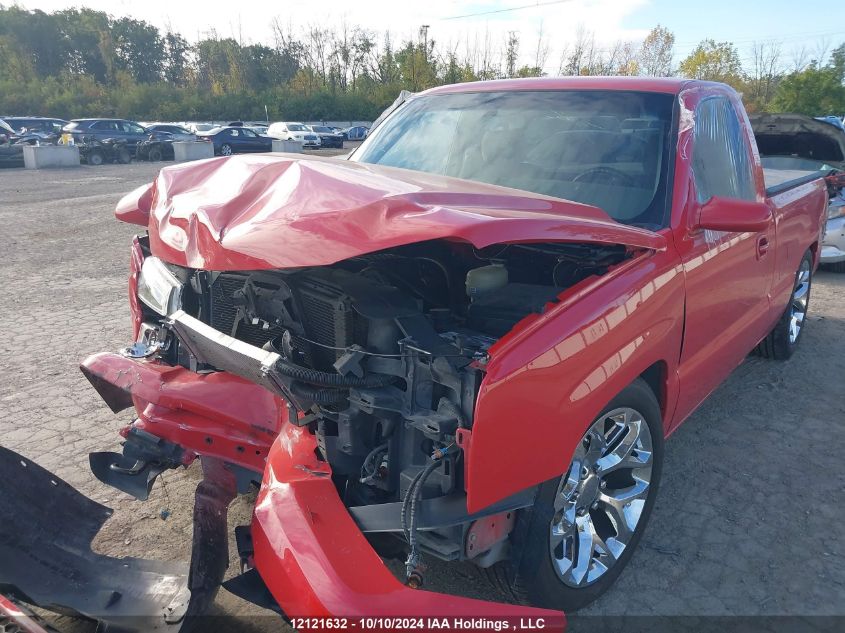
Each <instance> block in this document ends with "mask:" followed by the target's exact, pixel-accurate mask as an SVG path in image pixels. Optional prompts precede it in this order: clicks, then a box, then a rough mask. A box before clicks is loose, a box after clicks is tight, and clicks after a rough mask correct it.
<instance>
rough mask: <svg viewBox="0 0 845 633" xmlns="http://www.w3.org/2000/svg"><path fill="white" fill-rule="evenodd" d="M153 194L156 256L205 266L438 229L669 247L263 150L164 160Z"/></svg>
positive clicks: (560, 211)
mask: <svg viewBox="0 0 845 633" xmlns="http://www.w3.org/2000/svg"><path fill="white" fill-rule="evenodd" d="M135 193H136V194H137V193H141V194H142V195H141V196H140V197H141V198H143V193H142V192H141V191H140V190H138V191H137V192H135ZM148 199H149V198H148ZM149 203H150V217H149V232H150V246H151V249H152V252H153V254H155V255H156V256H158V257H160V258H162V259H164V260H166V261H169V262H171V263H173V264H177V265H180V266H187V267H190V268H198V269H205V270H260V269H275V268H296V267H302V266H322V265H328V264H333V263H335V262H338V261H341V260H344V259H348V258H350V257H354V256H357V255H362V254H365V253H371V252H374V251H379V250H383V249H386V248H391V247H395V246H400V245H402V244H410V243H413V242H421V241H425V240H431V239H439V238H441V239H457V240H463V241H467V242H470V243H472V244H473V245H475V246H476V247H478V248H481V247H484V246H488V245H490V244H496V243H503V242H529V241H568V242H598V243H612V244H626V245H628V246H632V247H639V248H649V249H654V250H660V249H662V248H665V240H664V238H663V237H662V236H660V235H658V234H656V233H653V232H651V231H647V230H644V229H638V228H634V227H629V226H625V225H622V224H619V223H617V222H615V221H613V220H612V219H610V217H608V215H607V214H606V213H605V212H604V211H602V210H601V209H598V208H596V207H592V206H588V205H583V204H578V203H575V202H569V201H565V200H559V199H557V198H551V197H547V196H542V195H538V194H532V193H528V192H523V191H519V190H516V189H507V188H504V187H497V186H493V185H486V184H482V183H475V182H470V181H466V180H460V179H456V178H447V177H443V176H438V175H432V174H425V173H421V172H415V171H409V170H405V169H396V168H392V167H383V166H379V165H368V164H363V163H355V162H350V161H343V160H338V159H333V158H315V157H296V156H292V155H266V154H265V155H252V156H232V157H229V158H219V159H209V160H205V161H198V162H195V163H187V164H183V165H176V166H173V167H167V168H165V169H162V170H161V173H160V174H159V177H158V179H157V180H156V182H155V192H154V195H153V196H152V200H151V201H150V202H149ZM121 204H124V203H123V202H122V203H121ZM118 217H121V214H120V207H119V208H118Z"/></svg>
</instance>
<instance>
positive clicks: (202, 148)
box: [173, 141, 214, 163]
mask: <svg viewBox="0 0 845 633" xmlns="http://www.w3.org/2000/svg"><path fill="white" fill-rule="evenodd" d="M173 158H174V160H175V161H176V162H177V163H184V162H185V161H189V160H202V159H203V158H214V143H210V142H208V141H176V142H174V143H173Z"/></svg>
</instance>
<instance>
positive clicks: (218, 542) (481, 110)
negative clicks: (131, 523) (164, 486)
mask: <svg viewBox="0 0 845 633" xmlns="http://www.w3.org/2000/svg"><path fill="white" fill-rule="evenodd" d="M500 119H502V120H500ZM597 121H601V123H602V124H601V125H600V126H599V125H596V122H597ZM614 121H615V124H614ZM520 123H521V125H520ZM531 135H533V137H534V138H535V139H536V140H535V142H531V143H527V142H525V141H526V139H528V138H529V136H531ZM503 137H504V138H503ZM517 141H520V142H517ZM518 148H525V149H519V151H517V149H518ZM827 199H828V193H827V187H826V183H825V180H824V177H823V175H822V174H818V175H816V176H815V177H801V178H799V179H798V180H797V181H795V182H783V183H781V184H780V185H778V187H777V189H776V190H774V189H767V188H766V184H765V180H764V174H763V169H762V166H761V164H760V159H759V155H758V152H757V148H756V145H755V141H754V137H753V135H752V133H751V127H750V124H749V122H748V118H747V116H746V114H745V111H744V109H743V107H742V104H741V101H740V99H739V97H738V96H737V94H736V93H735V92H734V91H733V90H732V89H731V88H729V87H727V86H725V85H722V84H717V83H709V82H702V81H687V80H679V79H651V78H608V77H590V78H564V79H532V80H503V81H489V82H483V83H472V84H461V85H454V86H445V87H440V88H435V89H432V90H429V91H427V92H423V93H420V94H416V95H414V96H413V97H411V98H409V99H408V100H407V101H406V102H405V103H403V104H402V105H401V106H400V107H399V108H397V109H396V110H395V111H394V112H392V113H391V114H390V115H389V116H388V117H387V118H386V119H385V120H384V121H383V122H382V123H381V124H380V125H379V126H378V127H377V128H376V129H374V130H373V132H372V133H371V134H370V135H369V136H368V138H367V139H366V140H365V141H364V142H363V144H362V145H361V146H360V147H359V148H358V150H357V151H356V152H355V153H354V154H353V155H352V156H351V157H350V159H349V160H346V161H339V160H335V159H324V158H318V157H290V156H278V155H276V156H274V155H264V156H241V157H231V158H221V159H212V160H207V161H202V162H199V163H193V164H183V165H177V166H172V167H167V168H165V169H163V170H161V172H160V174H159V176H158V178H157V179H156V181H155V182H154V183H151V184H150V185H145V186H143V187H140V188H139V189H137V190H135V191H134V192H132V193H130V194H128V195H127V196H126V197H124V199H123V200H121V201H120V203H119V204H118V207H117V209H116V212H115V213H116V216H117V217H118V218H119V219H120V220H123V221H125V222H130V223H134V224H137V225H139V226H141V227H143V228H144V229H145V230H144V232H143V233H142V234H140V235H138V236H137V237H136V238H135V239H134V241H133V243H132V247H131V258H130V262H131V264H130V270H131V272H130V277H129V305H130V308H131V312H132V320H133V333H132V334H133V337H132V341H133V342H132V343H131V344H130V345H129V346H128V347H126V348H125V349H122V350H120V351H117V352H107V353H101V354H96V355H94V356H91V357H90V358H88V359H86V360H85V361H84V362H83V363H82V365H81V368H82V371H83V373H84V375H85V376H86V377H87V379H88V380H89V381H90V383H91V384H92V386H93V387H94V388H95V389H96V390H97V391H98V393H99V394H100V395H101V396H102V397H103V399H104V401H105V402H106V404H107V405H108V406H109V407H110V408H111V409H112V410H113V411H114V412H121V411H124V410H127V409H129V408H132V407H134V412H133V414H132V415H133V419H132V421H131V423H129V424H128V425H127V426H126V427H125V428H124V429H123V430H122V431H121V435H122V437H123V439H124V444H123V449H122V452H121V453H113V452H102V453H93V454H91V455H90V464H91V468H92V471H93V472H94V474H95V475H96V477H97V478H98V479H100V480H101V481H103V482H105V483H107V484H109V485H111V486H114V487H116V488H118V489H119V490H123V491H125V492H127V493H128V494H130V495H132V496H134V497H136V498H138V499H146V498H147V496H148V494H149V492H150V490H151V488H152V486H153V485H154V482H155V480H156V478H157V477H158V475H159V474H161V473H162V472H163V471H165V470H167V469H171V468H181V467H185V466H188V465H190V464H191V463H193V462H194V461H197V460H199V461H200V463H201V466H202V470H203V480H202V482H201V483H200V484H199V485H198V488H197V494H196V498H195V510H194V516H195V521H194V535H193V548H192V551H193V556H192V560H191V563H190V567H179V566H177V565H176V564H172V563H162V562H152V561H139V560H137V559H125V560H127V561H128V562H126V564H125V567H122V566H121V563H123V562H124V559H116V558H109V557H104V556H101V555H99V554H94V553H93V552H91V551H90V547H89V546H90V543H91V540H92V539H93V537H94V535H95V534H96V532H97V530H98V529H99V528H100V527H101V526H102V523H103V522H104V521H105V520H106V518H107V517H108V515H109V512H110V511H109V510H108V509H107V508H104V507H103V506H101V505H99V504H96V503H95V502H93V501H91V500H89V499H86V498H84V497H82V496H81V495H80V494H79V493H78V492H76V491H75V490H73V489H72V488H71V487H70V486H68V485H67V484H65V483H64V482H62V481H60V480H58V479H57V478H56V477H55V476H52V475H50V474H49V473H48V472H47V471H44V470H43V469H40V468H39V467H38V466H37V465H36V464H34V463H33V462H31V461H30V460H28V459H27V458H25V457H22V456H20V455H17V454H15V453H12V452H11V451H2V452H0V481H2V482H5V484H6V485H5V487H3V488H0V501H2V503H3V507H4V508H6V509H7V512H6V516H5V518H4V521H3V522H2V523H0V589H6V590H9V591H12V592H13V593H14V594H15V595H16V596H18V597H20V596H26V597H27V598H28V599H29V601H31V602H34V603H35V604H38V605H41V606H49V605H56V604H61V605H62V607H63V608H64V609H65V610H73V611H77V612H79V613H82V614H83V615H86V616H88V617H92V618H96V619H99V620H102V621H105V622H111V621H119V622H120V624H121V626H122V627H125V626H127V622H126V620H125V616H126V614H127V612H133V613H134V614H135V615H138V614H141V615H143V614H146V615H147V616H148V617H150V618H152V619H154V620H157V623H158V625H159V627H160V629H163V628H171V629H178V628H179V627H185V626H187V625H188V624H189V623H190V621H191V619H192V618H193V617H194V616H195V615H197V614H200V613H202V612H203V611H204V610H205V608H206V607H207V606H208V605H209V603H210V601H211V599H212V598H213V596H214V593H215V592H216V590H217V588H218V586H219V585H220V584H221V581H222V579H223V574H224V572H225V569H226V567H227V565H228V562H229V555H228V552H227V545H226V543H227V524H226V511H227V510H226V509H227V506H228V504H229V503H230V501H231V500H232V499H233V498H234V497H235V496H236V495H237V494H238V493H242V492H246V491H248V490H251V489H254V488H255V487H257V488H258V493H257V500H256V503H255V509H254V514H253V517H252V521H251V525H250V526H242V527H238V528H236V534H235V536H236V542H237V545H238V550H239V554H240V557H241V561H242V565H243V568H244V570H245V571H244V572H243V573H242V574H241V575H238V576H236V577H234V578H233V579H231V580H228V581H226V582H225V583H223V586H225V587H226V588H227V589H228V590H230V591H232V592H234V593H236V594H237V595H239V596H241V597H243V598H246V599H248V600H252V601H254V602H256V603H258V604H261V605H262V606H266V607H270V608H274V609H276V610H278V611H280V612H282V613H284V614H286V615H287V616H289V617H300V616H327V615H336V616H344V617H358V616H417V617H419V616H428V615H437V616H438V617H445V616H456V615H468V614H473V615H476V616H477V615H485V616H488V617H494V616H506V615H507V616H513V617H531V618H533V617H542V618H555V617H556V618H557V619H556V620H551V619H549V620H546V621H547V622H551V621H554V622H557V623H558V625H556V626H558V628H561V627H562V622H563V615H562V614H561V611H568V610H573V609H578V608H580V607H582V606H584V605H586V604H588V603H590V602H592V601H593V600H595V599H596V598H598V597H599V596H600V595H602V594H603V593H604V592H606V591H607V590H608V589H609V588H610V586H611V585H612V584H613V582H614V581H615V579H616V578H617V577H618V576H619V574H620V572H621V571H622V569H623V568H624V566H625V565H626V564H627V562H628V561H629V559H630V558H631V556H632V555H633V552H634V550H635V548H636V546H637V543H638V542H639V540H640V539H641V538H642V535H643V531H644V530H645V527H646V524H647V522H648V519H649V516H650V514H651V512H652V508H653V506H654V502H655V497H656V495H657V490H658V486H659V484H660V478H661V471H662V466H663V456H664V438H665V437H667V436H668V435H669V434H671V433H672V432H673V431H674V430H675V429H677V428H678V426H679V425H680V423H681V422H683V421H684V420H685V419H686V418H687V417H688V416H689V415H690V413H691V412H692V411H693V410H695V409H696V407H697V406H698V405H699V404H700V403H701V402H702V401H703V400H704V399H705V398H706V397H707V396H708V394H709V393H710V392H711V391H713V390H714V389H715V388H716V387H717V386H718V385H719V384H720V383H721V382H722V381H723V380H724V379H725V378H726V377H727V376H728V374H729V373H730V372H731V371H732V370H733V369H734V368H735V367H736V366H737V365H738V364H739V363H741V362H742V360H743V358H744V357H745V356H746V355H747V354H748V353H749V352H750V351H751V350H752V349H754V348H756V349H757V351H758V353H760V354H761V355H763V356H767V357H771V358H774V359H786V358H789V357H790V356H791V355H792V354H793V353H794V351H795V349H796V347H797V346H798V344H799V343H800V341H801V338H802V336H803V334H804V330H805V327H806V323H807V320H806V315H807V308H808V302H809V298H810V289H811V283H812V276H813V272H814V271H815V269H816V266H817V263H818V257H819V251H820V239H821V231H822V223H823V216H824V213H825V207H826V204H827ZM11 482H14V483H13V484H11ZM737 501H738V502H741V500H737ZM39 513H40V514H39ZM57 526H61V528H60V529H58V528H57ZM714 529H718V526H714ZM39 537H40V538H39ZM36 551H37V554H38V555H37V556H36V555H34V554H33V552H36ZM724 555H725V556H730V552H729V550H728V549H726V550H725V551H724ZM397 556H398V557H400V558H401V559H402V560H404V561H405V573H404V574H403V578H402V579H401V580H400V579H397V578H396V577H395V576H394V575H393V574H392V573H391V571H390V570H389V568H388V567H387V566H386V565H385V564H384V562H383V559H382V557H385V558H386V557H397ZM424 558H429V559H434V558H437V559H443V560H447V561H471V562H473V563H475V564H477V565H478V566H480V567H482V568H485V569H488V570H490V575H491V578H493V579H495V581H496V582H498V583H500V584H501V585H502V586H503V588H504V589H505V590H506V591H507V592H508V594H509V595H510V596H512V597H513V599H514V600H515V601H517V602H518V603H520V604H515V605H510V604H497V603H492V602H482V601H477V600H471V599H468V598H463V597H458V596H448V595H443V594H438V593H433V592H430V591H426V590H422V589H420V588H419V587H420V586H421V585H422V584H423V582H424V580H425V575H426V572H425V565H424V563H423V559H424ZM33 561H34V562H33ZM63 578H74V579H78V578H84V579H85V581H86V582H83V583H79V582H76V583H75V584H72V585H71V584H68V583H63V582H62V579H63ZM105 578H107V579H108V582H105V581H104V579H105ZM80 587H82V589H80ZM107 587H108V588H111V589H112V592H109V591H106V588H107ZM129 587H132V590H131V591H130V590H129V589H128V588H129ZM115 592H117V593H118V597H119V596H121V595H122V596H123V598H122V599H114V594H115ZM91 596H96V597H97V598H96V599H93V598H91ZM161 614H166V615H161ZM122 618H124V619H122ZM546 628H552V627H549V626H546Z"/></svg>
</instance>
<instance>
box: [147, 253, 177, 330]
mask: <svg viewBox="0 0 845 633" xmlns="http://www.w3.org/2000/svg"><path fill="white" fill-rule="evenodd" d="M138 298H139V299H140V300H141V301H143V302H144V303H145V304H146V305H147V306H149V307H150V308H151V309H153V310H154V311H156V312H158V313H159V314H160V315H162V316H167V315H168V314H170V313H171V312H175V311H176V310H178V309H179V307H180V305H181V303H182V284H181V283H180V282H179V280H178V279H177V278H176V277H175V276H174V275H173V273H171V272H170V271H169V270H168V269H167V266H165V265H164V262H162V261H161V260H160V259H159V258H158V257H147V258H146V259H145V260H144V264H143V266H141V275H140V276H139V277H138Z"/></svg>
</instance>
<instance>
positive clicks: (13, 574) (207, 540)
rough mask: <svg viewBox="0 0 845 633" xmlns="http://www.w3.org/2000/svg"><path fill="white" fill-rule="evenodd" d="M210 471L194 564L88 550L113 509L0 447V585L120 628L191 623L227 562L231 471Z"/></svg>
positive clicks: (214, 465) (213, 466) (199, 504)
mask: <svg viewBox="0 0 845 633" xmlns="http://www.w3.org/2000/svg"><path fill="white" fill-rule="evenodd" d="M203 471H204V475H205V478H204V479H203V481H202V482H201V483H200V484H199V486H198V488H197V496H196V502H195V507H194V541H193V556H192V561H191V564H190V566H189V565H187V564H184V563H174V562H164V561H153V560H145V559H139V558H129V557H127V558H114V557H111V556H104V555H101V554H97V553H95V552H93V551H92V549H91V543H92V541H93V540H94V537H95V536H96V535H97V533H98V532H99V531H100V529H101V528H102V527H103V524H104V523H105V522H106V520H107V519H108V518H109V517H110V516H111V515H112V511H111V509H109V508H107V507H105V506H103V505H100V504H99V503H96V502H94V501H92V500H91V499H89V498H87V497H85V496H84V495H82V494H81V493H80V492H78V491H77V490H76V489H74V488H73V487H72V486H70V485H69V484H67V483H66V482H64V481H62V480H61V479H60V478H58V477H57V476H55V475H53V474H51V473H50V472H49V471H47V470H45V469H44V468H42V467H40V466H39V465H38V464H36V463H34V462H32V461H30V460H28V459H26V458H25V457H23V456H21V455H19V454H18V453H15V452H14V451H11V450H9V449H6V448H2V447H0V507H2V508H3V520H2V521H0V593H4V594H6V595H8V596H11V597H13V598H15V599H19V600H22V601H24V602H27V603H30V604H34V605H36V606H39V607H43V608H46V609H50V610H56V611H62V612H68V611H70V612H73V613H77V614H80V615H83V616H85V617H88V618H91V619H94V620H99V621H100V622H103V623H105V624H106V626H107V627H113V628H114V629H115V630H120V631H121V632H132V631H173V632H176V631H183V630H187V628H188V625H189V623H190V622H191V618H192V617H193V616H194V615H199V614H201V613H203V612H205V611H206V610H207V608H208V607H209V606H210V604H211V602H212V601H213V599H214V596H215V594H216V592H217V588H218V587H219V585H220V582H221V581H222V578H223V573H224V571H225V569H226V566H227V565H228V552H227V547H226V507H227V506H228V504H229V501H231V499H232V498H233V497H234V494H235V493H234V479H233V477H232V475H231V473H230V472H229V471H228V470H226V469H225V468H223V466H222V463H220V462H218V461H217V460H209V463H204V464H203ZM109 630H112V629H111V628H109Z"/></svg>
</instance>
